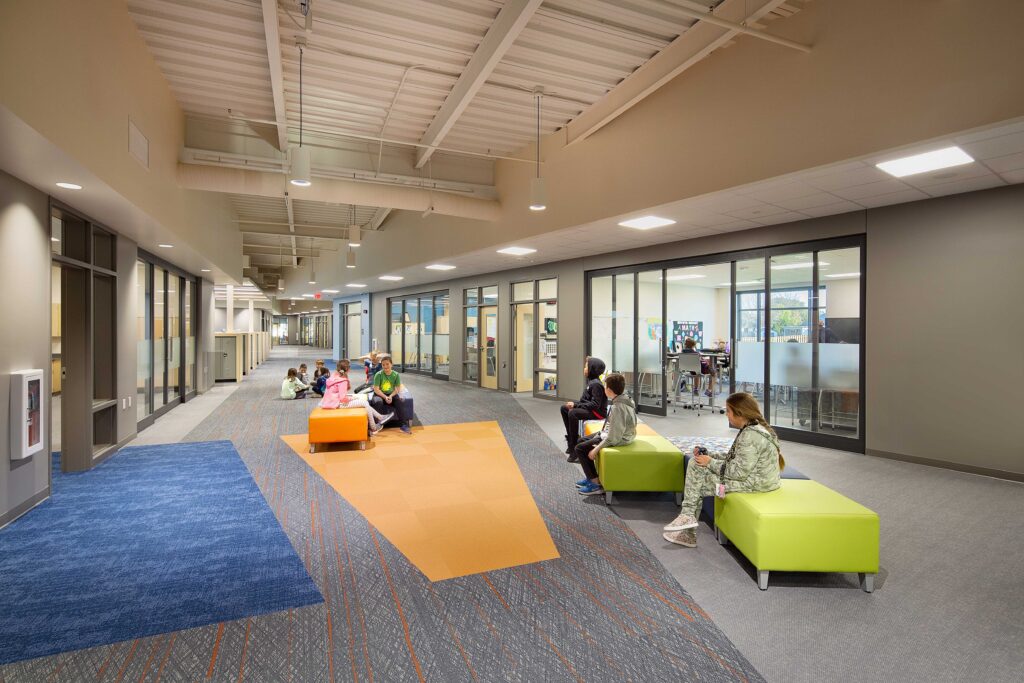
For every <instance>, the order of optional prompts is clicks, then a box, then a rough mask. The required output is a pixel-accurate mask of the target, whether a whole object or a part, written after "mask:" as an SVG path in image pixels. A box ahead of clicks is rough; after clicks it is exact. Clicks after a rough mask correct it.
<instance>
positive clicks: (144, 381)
mask: <svg viewBox="0 0 1024 683" xmlns="http://www.w3.org/2000/svg"><path fill="white" fill-rule="evenodd" d="M139 254H140V258H139V259H138V260H137V261H136V263H135V272H136V283H135V287H136V300H137V303H138V310H137V312H136V323H135V335H136V346H137V349H138V352H137V353H138V360H137V371H136V382H135V387H136V388H135V396H136V402H137V404H136V415H137V419H138V424H139V429H143V428H145V427H148V426H149V425H150V424H152V423H153V421H154V420H155V419H156V418H157V417H158V416H159V415H160V414H162V413H163V412H165V411H166V410H169V409H170V408H171V407H173V406H175V405H177V404H178V403H181V402H182V401H183V400H187V399H188V398H189V397H190V396H191V395H192V394H194V393H195V391H196V380H197V378H196V329H197V325H198V321H197V319H196V315H197V311H198V305H197V297H198V291H199V290H198V285H197V281H196V278H195V277H194V276H192V275H189V274H187V273H185V272H183V271H179V270H177V269H176V268H173V267H171V266H169V265H168V264H165V263H162V262H159V261H158V260H157V259H156V258H155V257H152V256H149V255H148V254H145V253H143V252H139ZM158 263H159V265H158Z"/></svg>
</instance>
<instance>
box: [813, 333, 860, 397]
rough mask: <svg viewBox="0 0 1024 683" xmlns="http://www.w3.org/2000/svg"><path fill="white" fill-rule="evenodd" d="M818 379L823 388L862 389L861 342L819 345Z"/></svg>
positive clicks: (838, 389) (839, 389)
mask: <svg viewBox="0 0 1024 683" xmlns="http://www.w3.org/2000/svg"><path fill="white" fill-rule="evenodd" d="M818 368H819V370H818V381H819V382H820V384H821V388H822V389H833V390H836V391H859V390H860V344H821V345H819V346H818Z"/></svg>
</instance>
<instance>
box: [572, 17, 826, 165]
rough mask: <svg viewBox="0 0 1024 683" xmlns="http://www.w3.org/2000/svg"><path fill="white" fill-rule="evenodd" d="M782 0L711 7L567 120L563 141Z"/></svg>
mask: <svg viewBox="0 0 1024 683" xmlns="http://www.w3.org/2000/svg"><path fill="white" fill-rule="evenodd" d="M785 2H786V0H752V1H750V0H725V1H724V2H723V3H721V4H720V5H718V6H717V7H716V8H715V12H714V15H715V22H712V21H711V18H710V16H709V15H708V14H707V13H705V14H704V19H707V21H703V20H702V21H698V22H697V23H696V24H694V25H693V26H691V27H690V28H689V29H687V30H686V31H685V32H684V33H683V34H682V35H680V36H679V37H678V38H676V39H675V40H674V41H672V42H671V43H670V44H669V45H668V47H666V48H665V49H664V50H662V51H661V52H659V53H658V54H656V55H654V57H652V58H651V59H649V60H648V61H647V62H645V63H644V64H643V65H642V66H641V67H640V68H638V69H637V70H636V71H634V72H633V73H631V74H630V75H629V76H627V77H626V78H624V79H623V80H622V82H621V83H619V84H618V85H617V86H615V88H613V89H612V90H611V91H610V92H609V93H608V94H607V95H605V96H604V97H603V98H601V99H600V100H598V101H597V102H595V103H594V104H593V105H592V106H591V107H590V108H589V109H587V110H586V111H584V112H583V113H582V114H580V115H579V116H577V117H576V118H575V119H574V120H572V121H570V122H569V124H568V125H567V126H566V131H565V135H566V144H567V145H572V144H575V143H577V142H580V141H582V140H586V139H587V138H588V137H590V136H591V135H593V134H594V133H596V132H597V131H599V130H601V129H602V128H604V127H605V126H606V125H608V124H609V123H611V122H612V121H614V120H615V119H617V118H618V117H619V116H621V115H622V114H623V113H625V112H626V111H628V110H629V109H631V108H632V107H634V106H635V105H636V104H638V103H639V102H641V101H642V100H643V99H644V98H646V97H647V96H648V95H650V94H651V93H653V92H655V91H656V90H658V89H659V88H661V87H662V86H663V85H665V84H666V83H668V82H669V81H671V80H672V79H674V78H675V77H676V76H678V75H679V74H681V73H683V72H684V71H686V70H687V69H689V68H690V67H691V66H693V65H694V64H696V63H698V62H700V61H701V60H702V59H704V58H705V57H707V56H708V55H709V54H711V53H712V52H714V51H715V50H716V49H718V48H719V47H721V46H723V45H725V44H726V43H727V42H729V41H730V40H732V39H733V38H735V37H736V36H737V35H738V34H740V33H748V32H749V31H752V30H753V29H745V28H744V27H743V25H744V24H751V23H753V22H755V21H757V20H758V19H760V18H762V17H764V16H765V15H766V14H768V13H770V12H771V11H772V10H774V9H775V8H776V7H778V6H779V5H782V4H784V3H785ZM670 4H672V6H673V7H675V8H677V9H681V10H684V11H685V9H686V8H683V7H680V6H679V5H677V4H675V3H670ZM748 4H749V5H750V7H752V8H753V11H751V12H750V14H747V11H748V8H747V5H748ZM695 13H696V12H695ZM723 22H728V23H729V25H730V26H732V28H726V27H724V26H722V24H723ZM804 47H806V46H804ZM807 49H810V48H807Z"/></svg>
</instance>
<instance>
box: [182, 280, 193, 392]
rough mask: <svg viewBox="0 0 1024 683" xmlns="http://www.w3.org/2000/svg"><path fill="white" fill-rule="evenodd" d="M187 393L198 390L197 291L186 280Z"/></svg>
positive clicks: (189, 281) (190, 282)
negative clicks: (194, 318)
mask: <svg viewBox="0 0 1024 683" xmlns="http://www.w3.org/2000/svg"><path fill="white" fill-rule="evenodd" d="M184 283H185V294H184V298H185V393H186V394H188V393H190V392H192V391H195V388H196V328H195V322H194V320H193V317H192V316H193V315H194V314H195V310H196V309H195V299H194V297H195V289H194V288H193V287H192V281H191V280H189V279H188V278H185V280H184Z"/></svg>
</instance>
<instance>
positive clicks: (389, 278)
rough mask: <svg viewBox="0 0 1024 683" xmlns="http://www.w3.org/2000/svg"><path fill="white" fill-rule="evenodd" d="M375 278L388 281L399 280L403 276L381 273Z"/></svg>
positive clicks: (402, 278)
mask: <svg viewBox="0 0 1024 683" xmlns="http://www.w3.org/2000/svg"><path fill="white" fill-rule="evenodd" d="M377 279H378V280H387V281H388V282H398V281H399V280H404V279H405V278H404V277H402V276H401V275H381V276H380V277H379V278H377Z"/></svg>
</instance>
